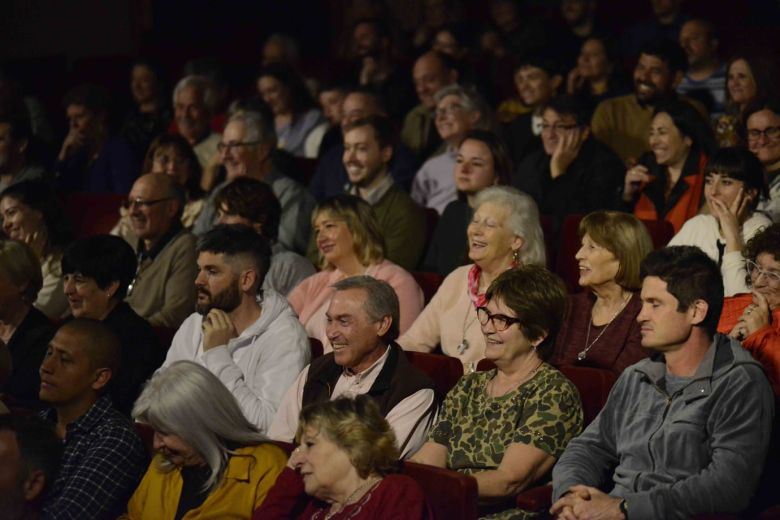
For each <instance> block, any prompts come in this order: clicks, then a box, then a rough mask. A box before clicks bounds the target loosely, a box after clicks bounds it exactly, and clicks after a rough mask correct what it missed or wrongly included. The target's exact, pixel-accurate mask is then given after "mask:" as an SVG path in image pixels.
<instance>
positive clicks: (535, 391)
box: [428, 363, 583, 519]
mask: <svg viewBox="0 0 780 520" xmlns="http://www.w3.org/2000/svg"><path fill="white" fill-rule="evenodd" d="M495 374H496V370H495V369H493V370H490V371H488V372H475V373H473V374H468V375H466V376H464V377H463V378H462V379H461V380H460V381H459V382H458V384H457V385H456V386H455V387H454V388H453V389H452V390H450V392H449V393H448V394H447V398H446V400H445V401H444V406H443V407H442V410H441V413H440V414H439V417H438V419H437V421H436V424H435V425H434V427H433V429H432V430H431V432H430V433H429V434H428V439H429V440H430V441H433V442H435V443H437V444H441V445H443V446H446V447H447V450H448V452H447V467H448V468H450V469H454V470H456V471H462V472H464V473H476V472H479V471H485V470H491V469H496V468H497V467H498V465H499V464H500V463H501V459H502V458H503V457H504V452H505V451H506V449H507V447H508V446H509V445H510V444H512V443H522V444H528V445H531V446H534V447H536V448H539V449H540V450H542V451H544V452H546V453H548V454H550V455H551V456H553V457H555V458H556V459H557V458H558V457H559V456H560V455H561V454H562V453H563V450H564V448H566V444H568V442H569V440H571V439H572V437H574V436H575V435H578V434H579V433H580V431H581V430H582V420H583V419H582V406H581V404H580V396H579V393H578V392H577V389H576V388H575V386H574V385H573V384H572V383H571V382H570V381H569V380H568V379H567V378H566V377H565V376H564V375H563V374H561V373H560V372H559V371H557V370H556V369H554V368H553V367H552V366H550V365H548V364H547V363H544V364H543V365H542V366H541V367H540V368H539V370H538V371H537V373H536V375H535V376H534V377H533V378H532V379H531V380H529V381H528V382H526V383H525V384H523V385H522V386H520V388H518V389H516V390H513V391H511V392H509V393H508V394H506V395H504V396H501V397H495V398H493V397H489V396H488V395H487V384H488V382H489V381H490V380H491V379H492V378H493V377H494V376H495ZM529 517H530V516H529V513H527V512H524V511H521V510H519V509H512V510H508V511H503V512H501V513H499V514H497V515H491V516H490V517H486V518H491V519H499V518H500V519H510V518H511V519H518V518H529Z"/></svg>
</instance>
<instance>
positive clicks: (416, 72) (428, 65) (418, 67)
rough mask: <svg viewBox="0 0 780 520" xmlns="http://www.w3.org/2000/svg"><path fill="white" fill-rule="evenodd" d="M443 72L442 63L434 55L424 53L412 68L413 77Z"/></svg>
mask: <svg viewBox="0 0 780 520" xmlns="http://www.w3.org/2000/svg"><path fill="white" fill-rule="evenodd" d="M443 73H444V65H443V64H442V63H441V60H439V59H438V58H436V57H435V56H431V55H426V56H423V57H422V58H420V59H418V60H417V63H415V64H414V68H413V69H412V75H413V76H414V77H415V79H418V78H422V77H423V76H436V75H439V74H443Z"/></svg>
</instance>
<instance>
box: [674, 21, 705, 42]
mask: <svg viewBox="0 0 780 520" xmlns="http://www.w3.org/2000/svg"><path fill="white" fill-rule="evenodd" d="M706 34H707V28H706V27H704V25H703V24H702V23H701V22H698V21H696V20H693V21H690V22H686V23H685V25H683V26H682V29H681V30H680V37H682V38H685V37H686V36H687V37H689V38H692V37H699V36H705V35H706Z"/></svg>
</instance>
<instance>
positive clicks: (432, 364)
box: [406, 351, 463, 397]
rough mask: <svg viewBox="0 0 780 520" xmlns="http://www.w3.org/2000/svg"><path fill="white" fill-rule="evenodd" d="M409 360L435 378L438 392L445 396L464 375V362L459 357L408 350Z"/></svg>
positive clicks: (434, 381)
mask: <svg viewBox="0 0 780 520" xmlns="http://www.w3.org/2000/svg"><path fill="white" fill-rule="evenodd" d="M406 357H407V359H409V362H410V363H411V364H412V365H413V366H415V367H417V368H419V369H420V370H422V371H423V372H425V373H426V374H427V375H428V377H430V378H431V379H433V383H434V385H435V387H436V392H437V393H438V394H439V395H440V396H441V397H444V396H445V395H447V393H448V392H449V391H450V390H451V389H452V387H453V386H455V384H456V383H457V382H458V380H459V379H460V378H461V377H462V376H463V363H461V361H460V360H459V359H458V358H454V357H452V356H443V355H441V354H426V353H425V352H409V351H407V352H406Z"/></svg>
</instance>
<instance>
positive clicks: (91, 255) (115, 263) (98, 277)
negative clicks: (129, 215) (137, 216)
mask: <svg viewBox="0 0 780 520" xmlns="http://www.w3.org/2000/svg"><path fill="white" fill-rule="evenodd" d="M137 267H138V261H137V260H136V257H135V252H134V251H133V248H132V247H130V245H129V244H128V243H127V242H125V241H124V240H123V239H121V238H119V237H115V236H112V235H95V236H91V237H88V238H82V239H81V240H77V241H75V242H73V243H72V244H71V245H69V246H68V247H67V248H66V249H65V252H64V253H63V255H62V274H63V275H66V274H71V273H80V274H81V275H82V276H86V277H88V278H92V279H94V280H95V283H96V284H97V286H98V287H100V288H101V289H105V288H106V287H108V286H109V284H111V282H119V287H118V288H117V291H116V294H114V296H113V298H115V299H116V300H118V301H122V300H124V299H125V295H126V294H127V286H128V285H130V282H132V281H133V278H134V277H135V272H136V268H137Z"/></svg>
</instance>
